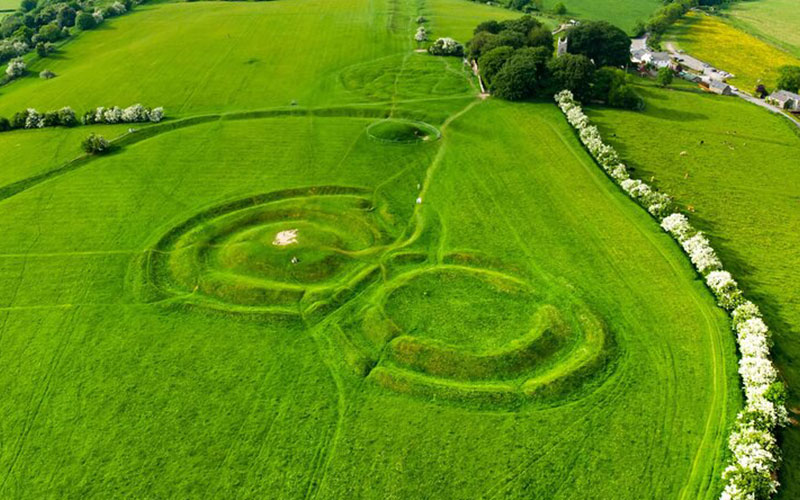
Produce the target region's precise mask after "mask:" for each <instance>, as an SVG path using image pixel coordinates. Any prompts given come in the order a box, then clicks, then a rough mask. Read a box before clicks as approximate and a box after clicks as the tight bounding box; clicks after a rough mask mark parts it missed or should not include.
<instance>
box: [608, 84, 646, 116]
mask: <svg viewBox="0 0 800 500" xmlns="http://www.w3.org/2000/svg"><path fill="white" fill-rule="evenodd" d="M608 105H609V106H611V107H614V108H621V109H632V110H635V111H640V110H642V109H644V99H642V97H641V96H640V95H639V94H637V93H636V91H635V90H634V89H633V85H629V84H627V83H626V84H624V85H620V86H618V87H614V88H612V89H611V92H610V93H609V94H608Z"/></svg>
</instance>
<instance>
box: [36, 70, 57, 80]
mask: <svg viewBox="0 0 800 500" xmlns="http://www.w3.org/2000/svg"><path fill="white" fill-rule="evenodd" d="M55 77H56V74H55V73H53V72H52V71H50V70H49V69H46V70H44V71H42V72H41V73H39V78H41V79H43V80H50V79H52V78H55Z"/></svg>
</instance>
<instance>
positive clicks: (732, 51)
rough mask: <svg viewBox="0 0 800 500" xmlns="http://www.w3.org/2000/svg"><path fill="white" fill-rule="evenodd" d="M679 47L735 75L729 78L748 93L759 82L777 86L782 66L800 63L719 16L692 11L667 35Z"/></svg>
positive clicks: (667, 39) (733, 83)
mask: <svg viewBox="0 0 800 500" xmlns="http://www.w3.org/2000/svg"><path fill="white" fill-rule="evenodd" d="M664 39H665V40H666V41H672V42H674V43H675V45H676V47H677V48H679V49H682V50H685V51H686V52H687V53H689V54H691V55H692V56H694V57H696V58H698V59H700V60H702V61H705V62H707V63H709V64H711V65H712V66H714V67H716V68H718V69H721V70H724V71H727V72H729V73H732V74H733V75H735V77H734V78H731V79H729V80H728V81H729V82H730V83H731V84H732V85H735V86H737V87H739V88H740V89H742V90H744V91H746V92H751V93H752V92H753V90H754V89H755V88H756V86H757V85H758V84H759V83H763V84H764V85H765V86H766V87H767V88H768V89H774V88H775V84H776V82H777V79H778V68H780V67H781V66H784V65H800V59H798V58H796V57H794V56H792V55H791V54H789V53H787V52H784V51H782V50H780V49H778V48H776V47H773V46H772V45H770V44H769V43H767V42H764V41H762V40H759V39H758V38H756V37H755V36H753V35H750V34H748V33H745V32H744V31H741V30H738V29H736V28H734V27H733V26H731V25H729V24H727V23H725V22H723V21H722V20H720V19H719V18H716V17H712V16H709V15H705V14H702V13H697V12H690V13H689V14H687V15H686V16H684V17H683V18H682V19H681V20H679V21H678V22H677V23H675V24H674V25H673V26H672V28H670V30H669V31H668V32H667V33H666V34H665V35H664Z"/></svg>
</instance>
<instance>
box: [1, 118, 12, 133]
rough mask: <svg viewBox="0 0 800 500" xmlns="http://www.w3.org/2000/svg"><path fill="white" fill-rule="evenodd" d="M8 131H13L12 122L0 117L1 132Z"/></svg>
mask: <svg viewBox="0 0 800 500" xmlns="http://www.w3.org/2000/svg"><path fill="white" fill-rule="evenodd" d="M8 130H11V122H10V121H8V118H3V117H2V116H0V132H6V131H8Z"/></svg>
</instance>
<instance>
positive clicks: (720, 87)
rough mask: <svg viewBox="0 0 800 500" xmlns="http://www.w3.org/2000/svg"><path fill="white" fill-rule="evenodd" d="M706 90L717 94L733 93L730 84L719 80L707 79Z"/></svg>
mask: <svg viewBox="0 0 800 500" xmlns="http://www.w3.org/2000/svg"><path fill="white" fill-rule="evenodd" d="M708 91H709V92H713V93H715V94H719V95H733V89H732V88H731V86H730V85H728V84H727V83H725V82H721V81H719V80H711V81H709V82H708Z"/></svg>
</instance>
